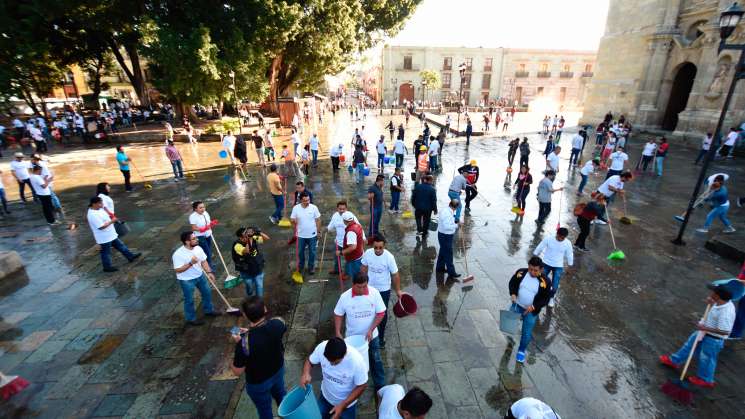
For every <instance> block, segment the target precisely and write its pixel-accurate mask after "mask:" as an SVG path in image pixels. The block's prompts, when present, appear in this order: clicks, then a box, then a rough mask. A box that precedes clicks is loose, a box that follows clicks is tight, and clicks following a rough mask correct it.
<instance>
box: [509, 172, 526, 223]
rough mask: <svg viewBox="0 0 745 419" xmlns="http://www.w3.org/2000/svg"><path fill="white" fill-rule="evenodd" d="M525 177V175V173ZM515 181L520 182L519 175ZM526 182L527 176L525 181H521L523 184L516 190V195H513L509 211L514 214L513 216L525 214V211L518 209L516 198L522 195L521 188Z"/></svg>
mask: <svg viewBox="0 0 745 419" xmlns="http://www.w3.org/2000/svg"><path fill="white" fill-rule="evenodd" d="M526 175H527V173H526ZM517 179H518V180H520V174H518V175H517ZM526 181H527V176H526V179H525V180H523V184H522V185H520V189H518V190H517V193H516V194H515V199H514V200H513V203H512V209H511V210H510V211H512V212H514V213H515V214H517V215H523V214H525V211H523V209H522V208H520V207H519V206H518V205H517V197H518V196H522V194H523V188H525V182H526Z"/></svg>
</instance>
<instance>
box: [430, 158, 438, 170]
mask: <svg viewBox="0 0 745 419" xmlns="http://www.w3.org/2000/svg"><path fill="white" fill-rule="evenodd" d="M429 169H430V170H432V171H435V170H437V156H429Z"/></svg>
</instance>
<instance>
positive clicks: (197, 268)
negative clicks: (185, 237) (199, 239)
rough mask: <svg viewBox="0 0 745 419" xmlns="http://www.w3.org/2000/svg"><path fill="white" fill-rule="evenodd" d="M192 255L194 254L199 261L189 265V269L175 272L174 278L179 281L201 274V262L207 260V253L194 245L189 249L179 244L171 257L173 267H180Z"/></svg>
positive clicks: (197, 276)
mask: <svg viewBox="0 0 745 419" xmlns="http://www.w3.org/2000/svg"><path fill="white" fill-rule="evenodd" d="M192 256H196V258H197V259H198V260H199V262H197V263H195V264H193V265H191V267H190V268H189V269H187V270H185V271H183V272H181V273H176V279H178V280H179V281H188V280H190V279H195V278H199V277H200V276H202V273H203V272H204V270H203V269H202V262H204V261H205V260H207V255H206V254H205V253H204V250H202V248H201V247H199V246H194V247H192V248H191V250H190V249H187V248H186V247H184V246H181V247H179V248H178V249H176V251H175V252H173V256H172V257H171V260H172V261H173V269H176V268H180V267H182V266H184V265H186V264H187V263H189V262H191V257H192Z"/></svg>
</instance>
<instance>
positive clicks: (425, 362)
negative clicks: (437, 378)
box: [401, 346, 435, 382]
mask: <svg viewBox="0 0 745 419" xmlns="http://www.w3.org/2000/svg"><path fill="white" fill-rule="evenodd" d="M401 358H402V360H403V366H402V367H403V369H404V370H405V371H406V379H407V380H408V381H410V382H411V381H426V380H431V379H432V378H433V376H434V373H435V369H434V363H433V362H432V358H431V357H430V355H429V348H427V347H426V346H412V347H402V348H401Z"/></svg>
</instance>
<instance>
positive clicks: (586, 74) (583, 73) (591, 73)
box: [582, 71, 594, 77]
mask: <svg viewBox="0 0 745 419" xmlns="http://www.w3.org/2000/svg"><path fill="white" fill-rule="evenodd" d="M593 74H594V73H593V72H592V71H583V72H582V77H592V76H593Z"/></svg>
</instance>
